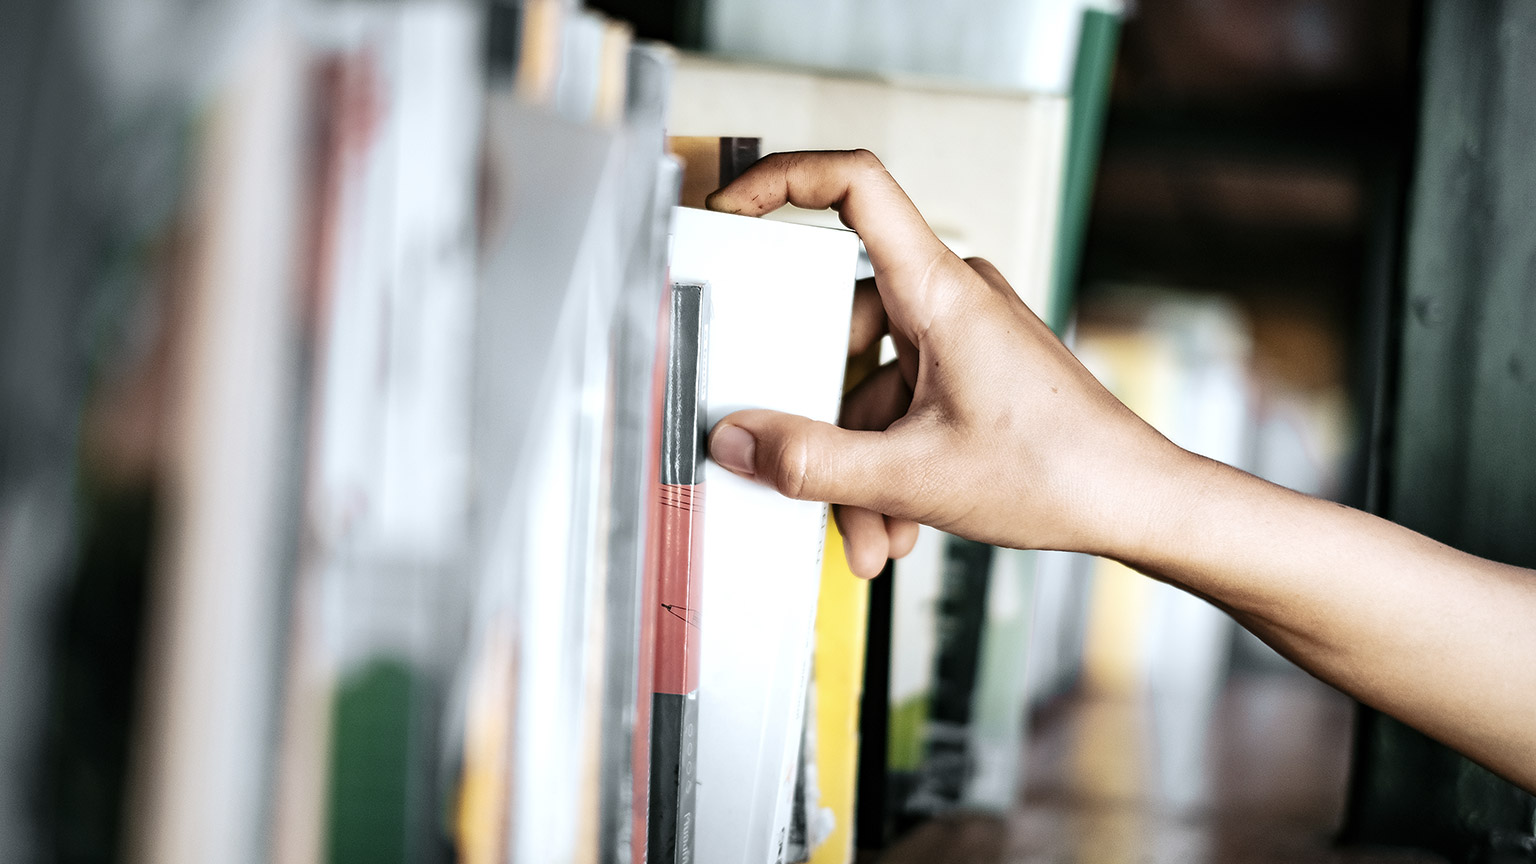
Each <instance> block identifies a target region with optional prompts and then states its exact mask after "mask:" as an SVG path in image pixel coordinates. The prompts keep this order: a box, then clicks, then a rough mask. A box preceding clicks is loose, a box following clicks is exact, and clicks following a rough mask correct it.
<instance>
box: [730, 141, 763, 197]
mask: <svg viewBox="0 0 1536 864" xmlns="http://www.w3.org/2000/svg"><path fill="white" fill-rule="evenodd" d="M762 143H763V142H762V139H761V138H721V139H720V185H721V186H725V185H726V184H728V183H730V182H731V181H732V180H735V179H736V178H737V177H740V176H741V174H742V172H743V171H746V170H747V169H748V168H751V167H752V163H754V162H756V161H757V160H758V158H759V156H760V155H761V150H762Z"/></svg>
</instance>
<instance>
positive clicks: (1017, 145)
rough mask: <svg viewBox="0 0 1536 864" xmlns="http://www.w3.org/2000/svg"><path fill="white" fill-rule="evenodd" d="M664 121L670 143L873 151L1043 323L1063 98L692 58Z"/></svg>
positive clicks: (808, 215)
mask: <svg viewBox="0 0 1536 864" xmlns="http://www.w3.org/2000/svg"><path fill="white" fill-rule="evenodd" d="M797 26H799V25H797ZM668 112H669V114H668V120H667V130H668V133H669V134H671V135H673V136H679V135H682V136H687V135H701V134H705V135H707V134H711V133H719V132H721V131H728V132H731V133H733V134H741V135H752V136H755V137H758V138H760V139H761V141H762V150H763V152H765V153H771V152H774V151H784V150H851V149H858V148H864V149H867V150H870V151H873V152H874V154H875V155H876V156H878V157H879V158H880V160H881V161H882V162H883V163H884V164H885V167H886V168H887V169H889V170H890V172H891V176H893V177H895V178H896V180H897V181H898V182H899V183H901V186H902V188H903V189H904V190H905V191H906V193H907V194H908V196H909V197H911V199H912V202H913V203H914V204H916V205H917V208H918V210H920V211H921V212H922V214H923V216H924V218H926V219H927V220H928V224H929V225H931V226H933V228H934V230H935V231H936V232H937V233H938V234H939V236H940V237H941V238H942V239H944V241H945V242H946V243H948V244H949V245H950V246H951V248H953V249H955V250H956V252H957V253H958V254H979V255H983V256H985V257H986V258H987V259H988V260H989V261H991V262H992V263H993V264H994V265H995V266H996V267H997V269H998V270H999V271H1000V272H1001V273H1002V274H1003V276H1004V277H1006V278H1007V279H1008V280H1009V282H1010V283H1011V284H1012V285H1013V288H1014V290H1015V291H1017V292H1019V297H1020V298H1021V299H1023V300H1024V302H1025V303H1028V304H1029V306H1030V308H1031V309H1034V310H1035V312H1036V313H1037V314H1040V315H1042V316H1043V317H1044V316H1048V315H1049V302H1050V292H1049V286H1050V284H1051V274H1052V272H1053V266H1054V265H1053V263H1052V262H1053V258H1054V255H1055V250H1056V231H1057V222H1058V212H1059V210H1060V207H1061V180H1062V167H1063V165H1064V161H1063V160H1064V157H1065V152H1066V149H1065V148H1066V134H1067V122H1068V119H1069V117H1070V101H1069V99H1068V98H1067V97H1066V96H1065V95H1062V94H1057V93H1034V92H1005V91H997V90H985V89H980V88H974V87H964V86H957V85H939V84H934V83H924V82H919V81H913V80H910V79H895V80H892V79H883V78H879V77H873V76H863V77H861V76H858V75H848V74H841V75H837V74H824V73H817V72H811V71H806V70H803V69H785V68H775V67H771V66H766V65H754V64H750V63H742V62H734V61H730V60H724V59H720V58H714V57H702V56H697V55H687V56H684V57H681V58H679V60H678V65H677V71H676V74H675V75H674V77H673V84H672V97H671V99H670V102H669V107H668ZM935 129H943V130H944V134H943V135H935V134H934V130H935ZM766 218H769V219H774V220H783V221H795V222H802V223H805V224H814V225H824V226H828V227H840V226H841V223H839V222H838V220H837V214H836V213H832V212H830V211H807V210H799V209H796V208H794V207H785V208H782V209H781V210H779V211H776V212H775V213H772V214H769V215H768V216H767V217H766Z"/></svg>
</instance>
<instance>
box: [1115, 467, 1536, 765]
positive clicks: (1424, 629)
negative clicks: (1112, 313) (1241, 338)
mask: <svg viewBox="0 0 1536 864" xmlns="http://www.w3.org/2000/svg"><path fill="white" fill-rule="evenodd" d="M1162 483H1163V488H1162V490H1161V491H1160V494H1158V495H1155V496H1151V497H1149V498H1148V499H1147V500H1150V501H1154V502H1156V503H1155V505H1154V506H1157V507H1159V508H1161V509H1163V510H1164V511H1165V512H1164V513H1162V514H1161V516H1160V518H1158V519H1156V520H1153V521H1152V522H1151V523H1150V524H1151V525H1153V526H1154V527H1152V528H1151V529H1149V530H1148V531H1146V532H1143V534H1142V536H1140V537H1139V538H1138V539H1137V541H1136V542H1135V543H1133V544H1131V545H1129V546H1127V547H1125V548H1123V549H1120V550H1116V552H1115V557H1120V558H1122V559H1123V560H1125V561H1126V563H1128V564H1130V565H1131V566H1134V567H1136V568H1138V569H1140V570H1142V571H1143V572H1146V573H1148V574H1149V575H1153V576H1155V577H1157V578H1160V579H1163V580H1165V581H1168V582H1171V583H1173V584H1176V585H1179V586H1181V587H1183V588H1186V589H1188V590H1190V591H1192V592H1194V593H1196V594H1199V595H1201V596H1204V597H1206V598H1208V599H1210V600H1211V601H1212V602H1214V603H1216V604H1217V605H1220V606H1222V607H1223V608H1225V609H1227V610H1228V611H1230V612H1231V613H1232V614H1233V616H1234V617H1236V618H1237V619H1238V620H1239V621H1241V622H1242V623H1243V624H1245V625H1246V626H1248V627H1249V628H1250V629H1252V630H1253V631H1254V632H1255V633H1257V634H1258V635H1259V636H1260V637H1262V638H1263V639H1264V640H1265V641H1267V642H1269V643H1270V644H1271V645H1273V646H1274V647H1275V648H1276V649H1277V650H1279V651H1280V652H1281V653H1283V654H1285V655H1286V656H1288V657H1290V658H1291V659H1293V660H1295V661H1296V662H1297V663H1298V664H1300V665H1301V666H1303V667H1305V668H1306V669H1308V670H1309V671H1311V672H1313V673H1314V674H1316V675H1317V676H1318V677H1320V678H1322V679H1323V680H1325V681H1328V682H1330V683H1332V684H1334V685H1335V686H1337V687H1339V688H1340V689H1342V690H1344V691H1345V692H1347V693H1350V694H1351V695H1353V696H1355V697H1356V698H1358V699H1360V700H1361V701H1362V702H1365V703H1367V704H1369V705H1372V706H1374V707H1376V708H1379V709H1381V710H1383V711H1385V712H1387V713H1389V714H1391V715H1393V716H1395V717H1397V718H1399V719H1401V720H1403V721H1404V722H1406V723H1409V724H1410V725H1413V726H1415V727H1417V728H1419V729H1420V730H1422V731H1424V732H1425V733H1427V734H1429V735H1431V736H1433V737H1436V738H1439V739H1440V740H1442V741H1444V742H1446V743H1447V744H1449V745H1451V746H1453V747H1456V748H1457V749H1459V750H1461V751H1463V752H1465V753H1466V754H1467V755H1469V756H1471V757H1472V758H1474V759H1476V760H1478V761H1480V762H1482V763H1483V764H1484V765H1486V766H1488V767H1489V768H1491V769H1493V770H1495V771H1497V772H1499V773H1500V774H1503V775H1504V776H1506V777H1508V778H1509V779H1510V780H1512V781H1514V782H1516V783H1518V784H1520V785H1521V786H1523V787H1525V788H1526V789H1531V790H1536V572H1532V571H1529V570H1524V569H1520V568H1516V567H1508V566H1505V565H1501V564H1495V563H1492V562H1489V561H1485V560H1482V559H1480V558H1476V557H1473V556H1471V555H1467V554H1465V553H1462V552H1458V551H1456V550H1455V549H1452V548H1450V547H1448V546H1445V545H1444V544H1441V543H1438V542H1435V541H1433V540H1430V539H1429V538H1426V537H1424V536H1422V535H1420V534H1416V533H1414V532H1412V531H1409V530H1407V529H1406V528H1403V527H1401V526H1398V525H1394V524H1392V523H1390V522H1387V521H1385V520H1383V519H1379V518H1377V517H1375V516H1371V515H1369V514H1366V513H1362V512H1360V511H1358V510H1353V509H1350V508H1347V507H1344V506H1342V505H1339V504H1335V503H1333V502H1329V501H1323V500H1319V499H1316V498H1310V497H1307V496H1304V495H1300V494H1298V493H1295V492H1291V491H1290V490H1287V489H1283V488H1281V487H1278V486H1275V485H1273V484H1270V483H1266V482H1264V481H1262V480H1259V479H1257V478H1255V477H1252V476H1250V475H1247V474H1244V473H1242V472H1240V471H1237V470H1235V469H1232V468H1229V467H1227V466H1224V465H1220V464H1218V463H1215V462H1211V461H1210V460H1205V459H1201V458H1199V457H1190V458H1189V459H1188V460H1187V461H1186V463H1185V465H1184V467H1182V468H1181V469H1180V470H1179V471H1178V472H1176V473H1174V474H1172V475H1169V476H1166V477H1164V478H1163V479H1162Z"/></svg>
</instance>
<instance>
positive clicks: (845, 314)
mask: <svg viewBox="0 0 1536 864" xmlns="http://www.w3.org/2000/svg"><path fill="white" fill-rule="evenodd" d="M673 220H674V221H673V235H672V257H671V272H672V278H673V279H674V280H676V281H691V280H697V281H707V282H708V283H709V285H710V290H711V297H710V302H711V305H712V307H713V310H714V312H713V315H712V316H711V321H710V339H709V374H708V391H709V410H708V412H707V415H706V416H707V424H706V425H707V426H709V427H711V428H712V427H713V425H714V424H715V423H716V422H718V421H719V420H720V419H721V418H722V417H724V416H725V415H727V414H729V413H731V412H732V411H735V410H737V409H740V408H748V407H757V408H771V409H775V410H779V411H788V412H794V413H797V414H801V415H804V416H808V417H811V418H812V419H816V420H821V421H823V422H828V423H830V422H835V421H836V419H837V414H838V406H839V404H840V402H841V395H842V383H843V368H844V363H845V360H846V354H847V349H848V325H849V314H850V311H851V306H852V298H853V279H854V268H855V266H856V262H857V256H858V240H857V238H856V237H855V236H854V235H853V234H852V233H851V232H848V231H836V230H827V229H823V228H812V227H807V226H803V225H791V224H786V223H781V222H773V221H769V220H762V219H748V218H745V217H741V216H732V215H727V214H722V213H711V212H707V211H702V210H693V209H689V208H678V209H677V210H675V211H674V215H673ZM704 479H705V483H706V484H707V485H708V487H709V490H710V492H709V505H708V518H707V521H706V523H705V527H704V558H705V560H706V561H707V562H708V567H706V569H705V573H704V586H703V592H704V596H705V597H706V598H707V603H708V606H707V608H708V614H707V616H705V618H704V619H703V623H702V633H703V644H702V656H701V660H700V679H699V710H700V721H699V756H698V769H699V777H698V784H699V785H698V801H697V813H698V816H697V835H696V844H697V845H696V848H695V857H696V860H698V861H707V862H710V864H717V862H718V864H733V862H751V864H759V862H763V861H773V860H777V858H778V856H779V855H781V854H782V853H783V851H784V847H785V844H786V842H787V839H788V838H787V834H788V826H789V817H790V810H791V807H792V799H793V791H794V789H793V783H794V777H795V773H796V764H797V760H798V758H799V749H800V737H801V724H802V722H803V717H804V711H805V696H806V686H807V681H808V678H809V675H810V671H811V670H810V666H811V646H812V641H813V625H814V621H815V612H816V597H817V591H818V587H819V582H820V574H821V552H822V542H823V540H824V538H825V531H826V516H827V508H826V506H825V505H823V504H818V503H816V502H810V501H795V500H791V499H787V498H784V497H783V496H781V495H779V494H778V493H777V492H775V491H774V490H772V489H769V488H767V487H765V486H762V485H760V484H757V483H754V482H752V481H750V480H746V479H743V478H741V477H738V476H736V475H734V474H732V473H731V472H729V471H727V470H725V469H724V468H722V467H721V466H719V465H718V464H716V463H714V462H713V461H711V462H707V463H706V464H705V466H704Z"/></svg>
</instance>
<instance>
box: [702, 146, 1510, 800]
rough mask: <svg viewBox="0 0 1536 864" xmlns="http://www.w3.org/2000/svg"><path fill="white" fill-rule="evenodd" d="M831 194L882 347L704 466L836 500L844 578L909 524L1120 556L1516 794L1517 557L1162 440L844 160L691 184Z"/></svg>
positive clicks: (755, 204) (805, 162) (728, 201)
mask: <svg viewBox="0 0 1536 864" xmlns="http://www.w3.org/2000/svg"><path fill="white" fill-rule="evenodd" d="M786 203H792V204H795V205H796V206H799V207H804V208H812V209H819V208H832V209H835V210H837V211H838V213H839V215H840V217H841V219H842V221H843V223H844V224H845V225H847V226H848V227H849V228H852V229H853V230H854V231H856V232H858V234H859V236H860V238H861V239H862V240H863V241H864V244H865V248H866V249H867V250H868V252H869V256H870V262H871V263H872V264H873V266H874V271H875V276H874V279H873V280H872V282H869V283H867V284H865V283H861V284H860V285H859V286H858V289H857V290H856V292H855V299H854V319H853V328H852V334H851V338H850V343H851V345H850V351H852V352H859V351H862V350H863V349H864V348H865V347H867V346H868V345H870V344H871V343H872V342H873V341H875V340H877V339H879V338H880V337H881V336H882V335H883V334H884V333H886V332H889V333H890V334H891V336H892V339H893V341H894V342H895V344H896V347H897V359H896V361H894V362H893V363H891V364H888V365H887V366H885V367H882V368H881V369H879V370H878V371H877V372H876V373H874V374H873V375H871V376H870V377H869V378H868V379H866V380H865V381H864V382H863V383H862V384H861V385H860V386H859V387H858V388H856V389H855V390H854V391H853V392H852V393H850V394H849V395H848V397H847V398H846V399H845V400H844V409H843V417H842V422H841V423H840V424H839V425H838V426H833V425H830V424H826V423H818V422H814V421H811V420H808V419H806V418H803V417H797V416H793V415H787V414H780V413H777V412H772V411H762V410H747V411H739V412H736V413H734V414H731V415H730V416H728V417H726V418H725V419H723V420H722V421H721V422H720V423H719V424H718V425H717V426H716V427H715V429H714V430H713V431H712V432H711V435H710V452H711V455H712V456H713V457H714V458H715V459H716V461H718V462H720V464H722V465H723V466H725V467H726V468H728V469H729V470H731V471H734V472H735V473H738V474H741V475H742V476H745V477H749V478H752V479H754V480H756V481H758V482H761V483H764V484H766V485H768V486H771V487H773V488H775V489H777V490H778V491H779V492H781V493H782V494H785V495H788V496H790V497H794V498H802V499H810V500H818V501H828V502H831V503H833V504H835V505H838V506H837V508H836V512H837V520H838V524H839V526H840V528H841V529H842V532H843V535H844V538H845V548H846V549H847V554H848V560H849V564H850V566H851V567H852V569H853V571H854V572H855V573H857V574H859V575H860V576H863V577H866V578H869V577H873V576H874V575H876V574H877V573H879V571H880V569H881V568H882V567H883V565H884V563H885V560H886V558H887V557H901V556H902V555H905V554H906V553H907V552H909V551H910V550H911V548H912V544H913V542H914V541H915V539H916V534H917V524H918V523H922V524H927V525H932V526H934V527H937V528H940V529H943V530H945V531H948V532H950V533H953V534H958V535H960V536H963V537H969V538H972V539H975V540H981V541H985V542H987V543H992V544H995V545H999V546H1010V547H1014V548H1022V549H1063V550H1070V551H1078V552H1088V553H1091V554H1096V555H1102V556H1105V557H1109V558H1114V559H1116V560H1119V561H1123V562H1125V563H1126V564H1129V565H1130V566H1132V567H1135V568H1136V569H1138V570H1140V571H1141V572H1143V573H1146V574H1148V575H1150V576H1152V577H1154V578H1157V579H1160V580H1163V581H1166V582H1168V583H1170V584H1173V585H1176V586H1178V587H1180V588H1182V589H1184V590H1186V591H1189V592H1191V593H1193V594H1196V595H1198V596H1200V597H1203V598H1205V599H1206V600H1209V601H1210V602H1212V603H1214V604H1215V605H1217V606H1219V607H1221V608H1222V609H1224V610H1226V611H1227V612H1229V613H1230V614H1232V615H1233V617H1235V618H1236V619H1237V620H1238V621H1240V622H1241V623H1243V624H1244V625H1245V626H1247V627H1249V628H1250V629H1252V630H1253V631H1254V632H1255V633H1256V634H1258V635H1259V636H1260V637H1261V638H1263V639H1264V640H1265V641H1266V642H1268V643H1269V644H1270V645H1272V646H1274V647H1275V648H1276V649H1277V650H1278V651H1280V652H1281V653H1282V654H1284V655H1286V656H1287V657H1289V658H1290V659H1292V660H1293V661H1295V662H1296V663H1297V664H1299V665H1301V666H1302V667H1303V668H1305V669H1307V670H1308V671H1310V672H1311V673H1312V674H1314V675H1316V676H1318V677H1319V678H1321V679H1323V680H1324V681H1327V682H1328V683H1330V684H1333V685H1334V686H1336V687H1338V688H1339V689H1341V690H1343V691H1345V692H1346V693H1349V694H1350V695H1352V696H1354V697H1355V698H1357V699H1359V700H1360V701H1362V702H1364V703H1366V704H1368V705H1371V706H1374V707H1376V708H1378V709H1380V710H1382V711H1384V712H1386V713H1388V714H1391V715H1393V716H1394V717H1397V718H1398V719H1400V720H1402V721H1404V722H1406V723H1408V724H1410V725H1412V726H1415V727H1417V728H1418V729H1420V730H1421V731H1423V732H1425V733H1426V734H1428V735H1431V736H1433V737H1435V738H1438V739H1439V740H1441V741H1443V742H1445V743H1446V744H1448V745H1450V746H1452V747H1454V748H1456V749H1458V750H1460V751H1462V752H1463V753H1465V754H1467V755H1468V756H1469V757H1471V758H1473V759H1475V760H1477V761H1478V762H1480V763H1482V764H1483V765H1485V766H1487V767H1488V768H1490V769H1491V770H1493V771H1495V772H1497V773H1499V774H1500V775H1502V776H1504V777H1505V778H1507V779H1509V780H1510V781H1512V782H1514V783H1516V784H1517V785H1519V786H1521V787H1523V788H1525V789H1526V790H1528V791H1533V792H1536V572H1532V571H1530V570H1525V569H1521V568H1516V567H1509V566H1506V565H1502V564H1496V563H1493V562H1490V561H1485V560H1482V559H1479V558H1476V557H1473V556H1471V555H1467V554H1464V553H1462V552H1458V551H1456V550H1454V549H1451V548H1450V547H1447V546H1445V545H1443V544H1440V543H1437V542H1435V541H1433V540H1430V539H1428V538H1426V537H1424V536H1422V535H1419V534H1416V533H1414V532H1412V531H1409V530H1407V529H1405V528H1402V527H1400V526H1397V525H1394V524H1392V523H1390V522H1387V521H1385V520H1383V519H1379V518H1377V517H1374V516H1371V515H1368V514H1366V513H1362V512H1360V511H1357V510H1353V509H1350V508H1348V507H1344V506H1343V505H1340V504H1336V503H1332V502H1329V501H1323V500H1320V499H1316V498H1311V497H1308V496H1305V495H1301V494H1298V493H1296V492H1292V491H1290V490H1287V489H1284V488H1282V487H1279V486H1275V485H1273V484H1271V483H1267V482H1265V481H1263V480H1260V479H1258V478H1256V477H1253V476H1251V475H1249V474H1246V473H1244V472H1242V471H1238V470H1236V469H1234V468H1230V467H1228V466H1226V465H1222V464H1220V463H1217V462H1213V461H1211V460H1209V459H1205V458H1203V457H1200V456H1196V455H1194V454H1191V453H1189V452H1187V451H1185V450H1182V449H1180V448H1178V447H1177V446H1175V445H1173V444H1172V443H1171V442H1169V441H1168V440H1167V439H1166V438H1164V437H1163V436H1162V435H1161V434H1159V433H1158V432H1157V431H1156V430H1154V429H1153V428H1152V427H1151V426H1149V425H1147V424H1146V423H1145V422H1143V421H1142V420H1141V419H1140V418H1139V417H1137V416H1136V415H1135V414H1134V413H1133V412H1131V411H1130V409H1128V408H1126V407H1125V406H1124V405H1123V404H1121V403H1120V402H1119V401H1118V400H1116V399H1115V398H1114V397H1113V396H1112V395H1110V394H1109V392H1108V391H1107V390H1105V389H1104V387H1103V386H1102V385H1100V384H1099V382H1098V381H1097V380H1096V379H1095V378H1094V377H1093V376H1092V375H1091V374H1090V373H1089V372H1088V371H1087V370H1086V369H1085V368H1084V367H1083V366H1082V364H1081V363H1079V362H1078V361H1077V359H1076V358H1075V357H1074V356H1073V355H1072V353H1071V352H1070V351H1068V350H1067V348H1066V347H1065V346H1064V345H1062V343H1061V342H1060V341H1059V340H1058V339H1057V338H1056V337H1055V335H1054V334H1053V333H1052V332H1051V331H1050V329H1049V328H1048V327H1046V326H1045V325H1044V324H1043V323H1042V322H1041V321H1040V319H1039V318H1037V317H1036V316H1035V315H1034V313H1033V312H1031V311H1030V310H1029V308H1028V307H1027V306H1025V305H1024V303H1023V302H1022V301H1020V300H1019V299H1018V295H1017V294H1015V293H1014V291H1013V289H1012V288H1011V287H1009V285H1008V283H1007V282H1006V281H1004V279H1003V278H1002V276H1001V274H999V273H998V272H997V270H996V269H995V268H993V267H992V266H991V265H990V264H988V263H987V262H985V261H982V260H980V259H970V260H965V261H962V260H961V259H960V258H958V257H956V256H955V255H954V254H953V253H952V252H950V251H949V249H948V248H946V247H945V246H944V245H943V244H942V243H941V242H940V241H939V240H938V238H937V237H936V236H935V235H934V234H933V232H932V231H931V230H930V229H929V228H928V226H927V224H926V223H925V222H924V221H923V219H922V216H921V215H920V214H919V213H918V211H917V209H916V207H914V206H913V204H912V202H911V201H910V200H909V199H908V198H907V196H906V194H905V193H904V192H903V191H902V190H901V188H900V186H898V185H897V183H896V181H895V180H894V179H892V177H891V176H890V174H889V173H888V172H887V171H886V170H885V168H884V166H882V165H881V163H880V162H879V160H878V159H876V158H875V157H874V156H873V155H871V154H869V153H868V152H866V151H848V152H816V153H780V154H774V155H772V156H769V157H766V158H765V159H763V160H762V161H760V162H759V163H757V164H756V165H755V166H753V167H752V168H751V169H749V170H748V171H747V172H745V173H744V174H743V175H742V176H741V177H739V178H737V180H736V181H735V182H733V183H731V184H730V185H729V186H727V187H725V188H724V189H721V190H720V191H718V192H716V193H715V194H714V195H712V196H711V197H710V199H709V201H708V206H709V207H710V208H711V209H715V210H721V211H726V212H732V213H740V214H743V215H748V216H760V215H762V214H764V213H767V212H770V211H772V210H775V209H777V208H778V207H780V206H783V205H784V204H786Z"/></svg>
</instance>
